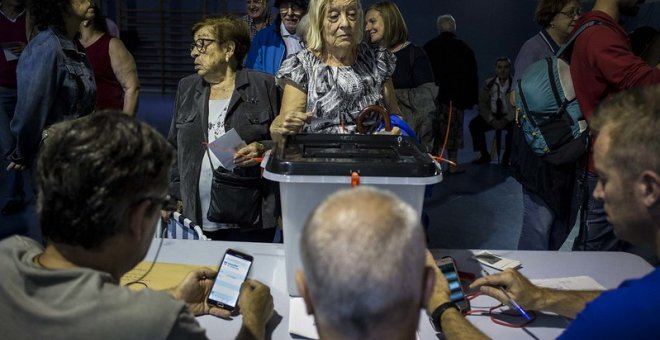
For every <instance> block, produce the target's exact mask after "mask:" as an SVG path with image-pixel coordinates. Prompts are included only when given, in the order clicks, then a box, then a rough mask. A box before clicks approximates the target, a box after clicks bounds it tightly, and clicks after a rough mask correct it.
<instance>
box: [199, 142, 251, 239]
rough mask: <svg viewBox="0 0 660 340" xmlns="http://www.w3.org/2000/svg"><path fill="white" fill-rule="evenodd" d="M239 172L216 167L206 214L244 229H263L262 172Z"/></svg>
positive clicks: (211, 218) (216, 220)
mask: <svg viewBox="0 0 660 340" xmlns="http://www.w3.org/2000/svg"><path fill="white" fill-rule="evenodd" d="M207 152H208V151H207ZM209 161H210V156H209ZM211 167H213V164H212V163H211ZM237 170H250V169H237ZM237 172H238V173H235V172H232V171H229V170H227V169H225V168H223V167H222V166H219V167H217V168H215V167H213V181H212V184H211V204H210V206H209V211H208V213H207V217H208V219H209V221H211V222H216V223H227V224H238V225H240V227H241V228H260V227H261V224H262V221H261V205H262V200H263V190H264V183H263V179H262V178H261V176H260V171H257V172H256V173H257V174H258V175H257V176H249V174H250V173H251V171H237ZM244 173H246V174H244Z"/></svg>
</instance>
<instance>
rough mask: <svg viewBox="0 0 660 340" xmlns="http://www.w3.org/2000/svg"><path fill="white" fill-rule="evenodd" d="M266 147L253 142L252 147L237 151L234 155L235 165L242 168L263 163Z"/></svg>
mask: <svg viewBox="0 0 660 340" xmlns="http://www.w3.org/2000/svg"><path fill="white" fill-rule="evenodd" d="M264 151H265V148H264V145H263V144H261V143H259V142H252V143H250V145H248V146H246V147H244V148H242V149H240V150H238V151H236V154H234V165H236V166H240V167H248V166H254V165H257V164H259V163H260V162H261V156H262V155H263V154H264Z"/></svg>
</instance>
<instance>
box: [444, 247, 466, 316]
mask: <svg viewBox="0 0 660 340" xmlns="http://www.w3.org/2000/svg"><path fill="white" fill-rule="evenodd" d="M436 264H437V265H438V267H439V268H440V271H441V272H442V274H443V275H444V276H445V278H446V279H447V283H448V284H449V300H451V302H453V303H455V304H456V306H458V308H459V309H460V311H461V312H462V313H465V312H467V311H469V310H470V301H468V299H467V297H466V296H465V292H464V291H463V287H462V285H461V280H460V278H459V277H458V270H457V269H456V263H454V259H452V258H451V257H449V256H445V257H443V258H441V259H439V260H438V261H436Z"/></svg>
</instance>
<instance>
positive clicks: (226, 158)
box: [208, 129, 247, 170]
mask: <svg viewBox="0 0 660 340" xmlns="http://www.w3.org/2000/svg"><path fill="white" fill-rule="evenodd" d="M246 145H247V144H245V142H244V141H243V139H241V136H239V135H238V132H236V130H235V129H231V130H229V131H227V132H225V133H224V134H223V135H222V136H220V137H218V138H216V140H214V141H213V142H211V143H209V145H208V147H209V150H211V152H213V154H214V155H215V157H217V158H218V160H219V161H220V163H221V164H222V167H223V168H225V169H227V170H232V169H234V168H235V167H236V165H234V155H235V154H236V151H238V150H240V149H241V148H243V147H245V146H246Z"/></svg>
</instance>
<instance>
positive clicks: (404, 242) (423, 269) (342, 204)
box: [296, 186, 483, 339]
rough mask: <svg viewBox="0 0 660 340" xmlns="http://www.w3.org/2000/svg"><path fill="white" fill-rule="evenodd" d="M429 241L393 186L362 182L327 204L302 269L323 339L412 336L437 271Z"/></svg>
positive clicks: (309, 238)
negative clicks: (427, 248)
mask: <svg viewBox="0 0 660 340" xmlns="http://www.w3.org/2000/svg"><path fill="white" fill-rule="evenodd" d="M425 243H426V242H425V239H424V231H423V229H422V227H421V225H420V221H419V214H418V213H417V212H416V211H415V210H414V209H413V208H412V207H410V205H408V204H406V203H404V202H403V201H401V199H399V198H398V197H396V196H394V195H393V194H392V193H390V192H387V191H383V190H378V189H374V188H369V187H363V186H361V187H358V188H355V189H347V190H342V191H339V192H337V193H335V194H333V195H331V196H329V197H328V198H327V199H326V200H325V201H324V202H323V203H321V205H319V206H318V207H317V208H316V209H315V210H314V212H313V213H312V215H311V216H310V218H309V220H308V221H307V223H306V225H305V227H304V229H303V233H302V235H301V241H300V251H301V258H302V263H303V270H302V271H299V272H298V273H297V274H296V283H297V284H298V289H299V290H300V294H301V295H302V297H303V299H304V300H305V304H306V307H307V312H308V313H309V314H313V315H314V320H315V322H316V328H317V330H318V334H319V335H320V337H321V339H414V338H415V333H416V331H417V326H418V324H419V316H420V310H421V309H423V308H424V307H425V306H426V302H427V300H428V299H429V296H430V295H431V293H432V292H433V289H434V287H433V285H434V282H435V278H436V275H437V274H436V273H435V272H434V269H433V268H435V270H437V269H438V267H437V266H436V264H435V262H434V261H433V257H432V256H431V254H430V253H429V252H428V251H427V252H426V255H425V250H424V249H425ZM425 257H426V259H425ZM429 258H430V259H429ZM438 275H442V274H438ZM444 283H445V287H444V288H445V289H446V292H447V301H449V293H448V292H449V288H448V287H447V283H446V280H445V281H444ZM436 289H438V288H436ZM458 315H459V316H460V313H459V314H458ZM461 317H462V316H461ZM470 334H473V335H476V336H473V337H472V338H476V339H478V336H482V337H483V334H481V333H480V332H479V331H478V330H477V329H472V330H471V333H470Z"/></svg>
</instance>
